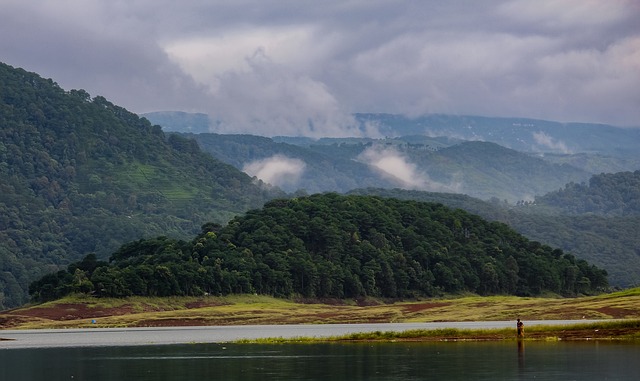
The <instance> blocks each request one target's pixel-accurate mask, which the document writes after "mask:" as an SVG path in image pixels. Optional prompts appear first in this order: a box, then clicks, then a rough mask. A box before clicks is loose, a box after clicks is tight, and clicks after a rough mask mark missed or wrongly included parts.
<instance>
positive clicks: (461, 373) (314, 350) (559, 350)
mask: <svg viewBox="0 0 640 381" xmlns="http://www.w3.org/2000/svg"><path fill="white" fill-rule="evenodd" d="M638 375H640V344H637V343H636V344H627V343H623V344H620V343H608V342H591V341H587V342H579V343H564V342H554V343H524V344H522V345H520V346H518V343H516V342H509V343H464V342H445V343H409V344H407V343H384V344H373V345H372V344H287V345H255V344H191V345H160V346H127V347H117V346H109V347H84V348H47V349H10V350H7V349H5V350H0V380H21V381H25V380H47V381H54V380H92V381H100V380H118V381H124V380H637V379H638Z"/></svg>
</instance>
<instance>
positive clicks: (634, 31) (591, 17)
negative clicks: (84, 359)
mask: <svg viewBox="0 0 640 381" xmlns="http://www.w3.org/2000/svg"><path fill="white" fill-rule="evenodd" d="M0 9H1V11H0V61H2V62H4V63H6V64H9V65H11V66H14V67H21V68H24V69H26V70H28V71H34V72H37V73H38V74H40V75H41V76H43V77H45V78H52V79H53V80H54V81H55V82H57V83H58V84H59V85H60V86H61V87H62V88H64V89H66V90H70V89H84V90H86V91H87V92H89V94H91V95H92V96H98V95H100V96H104V97H106V98H107V99H108V100H110V101H111V102H113V103H115V104H117V105H120V106H122V107H125V108H127V109H128V110H130V111H132V112H136V113H145V112H151V111H186V112H204V113H207V114H209V115H210V117H211V118H212V120H214V121H216V122H215V123H214V124H213V126H212V130H213V131H215V132H220V133H252V134H257V135H264V136H273V135H302V136H312V137H320V136H361V135H363V134H364V135H367V134H369V132H367V131H364V132H363V131H362V130H360V129H357V128H355V125H354V119H353V113H357V112H373V113H395V114H403V115H407V116H411V117H414V116H420V115H424V114H430V113H443V114H454V115H483V116H503V117H526V118H537V119H547V120H554V121H560V122H590V123H607V124H613V125H617V126H635V127H640V22H638V20H640V0H483V1H478V0H448V1H440V0H413V1H411V0H340V1H339V0H323V1H311V0H279V1H273V0H233V1H231V0H228V1H215V0H181V1H169V0H129V1H127V0H103V1H97V0H30V1H25V0H0ZM374 130H375V129H374V128H372V130H371V131H372V132H371V133H372V134H373V131H374ZM541 138H543V137H541ZM256 170H258V169H256Z"/></svg>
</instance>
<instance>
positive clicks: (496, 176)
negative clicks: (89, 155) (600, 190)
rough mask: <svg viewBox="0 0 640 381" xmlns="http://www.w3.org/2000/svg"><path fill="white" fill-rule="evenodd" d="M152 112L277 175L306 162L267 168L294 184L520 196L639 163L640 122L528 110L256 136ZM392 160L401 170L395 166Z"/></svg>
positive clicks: (233, 159)
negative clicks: (575, 119) (538, 116)
mask: <svg viewBox="0 0 640 381" xmlns="http://www.w3.org/2000/svg"><path fill="white" fill-rule="evenodd" d="M144 116H145V117H146V118H148V119H149V120H150V121H151V122H152V123H157V124H159V125H161V126H162V128H163V129H165V130H167V131H174V132H180V133H189V134H190V135H189V138H193V139H195V140H196V141H198V143H199V144H200V146H201V147H202V148H203V149H204V150H205V151H207V152H209V153H211V154H212V155H214V156H215V157H217V158H219V159H220V160H222V161H224V162H227V163H229V164H231V165H233V166H235V167H236V168H238V169H241V170H244V171H247V170H249V173H250V172H251V168H252V167H251V165H252V164H255V165H259V166H261V167H260V168H264V167H265V166H267V167H268V168H267V169H265V171H263V172H262V174H265V173H269V174H271V172H269V169H272V170H273V168H274V167H275V165H270V164H273V163H275V162H277V163H285V162H286V163H290V162H291V160H294V161H296V160H297V161H298V167H300V166H304V169H300V170H298V171H297V172H295V173H293V172H292V173H290V174H289V175H287V174H286V173H283V174H282V175H281V176H277V175H272V176H270V177H268V178H266V179H265V178H263V177H261V178H262V179H263V180H265V181H267V182H270V181H271V182H272V183H273V184H274V185H278V186H280V187H282V188H283V189H284V190H286V191H289V192H293V191H295V190H297V189H304V190H306V191H307V192H312V193H313V192H318V191H338V192H344V191H348V190H349V189H353V188H354V187H368V186H374V187H383V188H387V187H400V188H405V189H419V190H425V191H448V192H455V193H464V194H468V195H471V196H474V197H478V198H481V199H490V198H492V197H497V198H498V199H501V200H502V199H506V200H508V201H511V202H515V201H517V200H532V199H533V198H534V197H535V196H541V195H543V194H545V193H547V192H549V191H554V190H557V189H559V188H561V187H563V186H564V185H565V184H567V183H570V182H575V183H581V182H585V181H587V180H588V179H589V177H590V176H591V175H594V174H599V173H613V172H621V171H634V170H636V169H639V168H640V150H638V149H637V147H640V128H638V129H629V128H620V127H615V126H609V125H599V124H584V123H582V124H580V123H558V122H551V121H542V120H534V119H521V118H487V117H478V116H448V115H429V116H424V117H420V118H415V119H409V118H406V117H403V116H399V115H389V114H356V119H357V120H358V121H359V123H361V124H362V125H365V124H367V125H369V126H371V125H373V126H376V128H377V129H378V130H379V131H380V132H381V133H382V134H384V135H385V136H388V137H387V138H382V139H373V138H322V139H311V138H306V137H286V136H278V137H272V138H267V137H260V138H259V139H258V138H257V137H252V136H250V135H218V134H211V133H209V132H203V131H208V130H209V121H208V118H207V117H206V115H204V114H185V113H173V112H161V113H150V114H144ZM163 123H164V124H163ZM491 143H494V144H491ZM293 146H296V147H298V148H294V147H293ZM300 148H302V150H301V149H300ZM276 159H277V160H276ZM287 160H289V161H287ZM356 163H357V164H356ZM392 163H395V164H392ZM385 165H386V168H387V169H389V168H392V167H395V169H392V170H391V171H394V170H397V168H402V172H396V173H390V171H389V170H385ZM365 166H368V167H369V168H368V169H364V167H365ZM284 167H286V165H285V166H284ZM251 174H252V175H255V174H260V172H259V171H254V172H253V173H251ZM259 177H260V176H259Z"/></svg>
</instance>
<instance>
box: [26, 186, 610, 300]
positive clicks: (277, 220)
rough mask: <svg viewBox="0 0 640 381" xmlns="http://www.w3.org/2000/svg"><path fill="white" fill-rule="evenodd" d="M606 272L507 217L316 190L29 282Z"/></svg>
mask: <svg viewBox="0 0 640 381" xmlns="http://www.w3.org/2000/svg"><path fill="white" fill-rule="evenodd" d="M607 285H608V284H607V278H606V271H604V270H601V269H599V268H597V267H595V266H593V265H590V264H588V263H587V262H586V261H584V260H578V259H576V258H575V257H574V256H572V255H570V254H567V253H564V252H563V251H562V250H560V249H553V248H551V247H549V246H546V245H542V244H540V243H539V242H535V241H530V240H528V239H526V238H524V237H523V236H521V235H520V234H518V233H516V232H515V231H514V230H512V229H511V228H509V227H508V226H507V225H505V224H502V223H498V222H488V221H486V220H483V219H482V218H480V217H479V216H477V215H473V214H470V213H467V212H465V211H463V210H461V209H451V208H448V207H445V206H444V205H442V204H436V203H423V202H418V201H411V200H398V199H392V198H380V197H375V196H357V195H350V196H343V195H338V194H333V193H328V194H316V195H312V196H308V197H300V198H293V199H277V200H273V201H270V202H268V203H267V204H266V205H265V206H264V207H263V208H262V209H254V210H251V211H249V212H248V213H246V214H245V215H243V216H238V217H235V218H234V219H232V220H231V221H230V222H229V223H228V224H227V225H226V226H224V227H222V226H221V225H219V224H213V223H212V224H206V225H204V226H203V228H202V232H201V234H199V235H198V236H197V237H196V238H194V239H193V240H191V241H189V242H187V241H183V240H176V239H170V238H166V237H158V238H155V239H142V240H138V241H134V242H130V243H127V244H125V245H123V246H122V247H120V249H118V250H117V251H115V252H114V253H113V254H112V255H111V257H110V259H109V262H100V261H98V260H97V258H96V256H95V255H88V256H87V257H85V258H84V259H83V260H81V261H79V262H76V263H73V264H71V265H70V266H69V267H68V269H67V270H66V271H59V272H57V273H52V274H49V275H47V276H45V277H43V278H41V279H40V280H38V281H36V282H34V283H32V285H31V287H30V289H29V291H30V293H31V294H32V296H33V298H34V299H35V300H48V299H53V298H58V297H60V296H63V295H66V294H68V293H71V292H83V293H90V294H94V295H96V296H128V295H157V296H168V295H203V294H213V295H220V294H222V295H224V294H230V293H258V294H266V295H274V296H279V297H290V296H302V297H308V298H359V297H366V296H373V297H385V298H405V297H415V296H434V295H440V294H442V293H458V292H473V293H478V294H482V295H487V294H516V295H540V294H542V293H545V292H553V293H559V294H562V295H577V294H585V293H592V292H596V291H598V290H603V289H604V288H606V287H607Z"/></svg>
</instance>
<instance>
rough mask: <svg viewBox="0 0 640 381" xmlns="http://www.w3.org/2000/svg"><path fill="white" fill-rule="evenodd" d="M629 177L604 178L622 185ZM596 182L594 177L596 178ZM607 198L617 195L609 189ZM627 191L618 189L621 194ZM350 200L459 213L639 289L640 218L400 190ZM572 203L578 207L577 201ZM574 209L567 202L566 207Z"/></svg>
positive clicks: (617, 283)
mask: <svg viewBox="0 0 640 381" xmlns="http://www.w3.org/2000/svg"><path fill="white" fill-rule="evenodd" d="M628 176H629V174H620V175H619V176H616V175H607V176H606V177H607V178H611V177H612V178H620V179H625V178H627V177H628ZM596 177H598V176H596ZM610 185H611V186H610V187H609V188H607V189H608V192H610V194H611V195H612V197H615V195H616V194H618V193H619V190H617V188H616V187H615V186H613V185H612V184H610ZM626 187H627V186H626V185H625V184H624V183H622V184H621V189H624V188H626ZM349 193H350V194H361V195H377V196H381V197H394V198H398V199H406V200H417V201H425V202H437V203H441V204H444V205H447V206H448V207H451V208H461V209H464V210H466V211H468V212H471V213H474V214H478V215H480V216H482V217H483V218H485V219H487V220H489V221H499V222H502V223H505V224H508V225H509V226H510V227H512V228H513V229H514V230H516V231H517V232H518V233H520V234H522V235H524V236H526V237H527V238H529V239H531V240H534V241H538V242H541V243H543V244H546V245H549V246H552V247H558V248H560V249H562V250H564V251H565V252H568V253H571V254H573V255H575V256H576V257H578V258H580V259H584V260H586V261H588V262H590V263H593V264H595V265H596V266H598V267H601V268H603V269H605V270H607V273H608V279H609V283H610V284H611V285H612V286H616V287H624V288H627V287H634V286H638V285H640V256H638V252H637V248H638V247H640V216H639V215H637V214H636V215H626V216H616V215H596V214H594V213H586V214H571V215H569V214H564V212H563V208H553V207H551V206H548V205H543V204H537V203H522V204H518V205H512V204H508V203H504V202H501V201H499V200H493V201H492V202H485V201H482V200H479V199H476V198H472V197H469V196H465V195H454V194H447V193H434V192H420V191H406V190H402V189H379V188H378V189H373V188H369V189H357V190H353V191H351V192H349ZM576 203H578V204H581V203H582V202H581V201H580V199H577V200H576ZM571 205H572V204H571V203H570V202H569V203H568V205H567V206H568V207H570V206H571Z"/></svg>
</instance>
